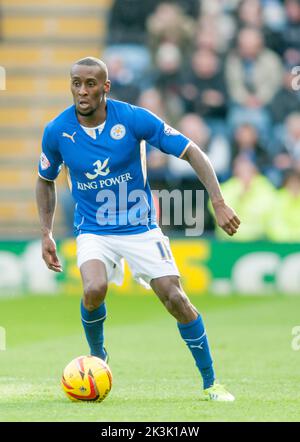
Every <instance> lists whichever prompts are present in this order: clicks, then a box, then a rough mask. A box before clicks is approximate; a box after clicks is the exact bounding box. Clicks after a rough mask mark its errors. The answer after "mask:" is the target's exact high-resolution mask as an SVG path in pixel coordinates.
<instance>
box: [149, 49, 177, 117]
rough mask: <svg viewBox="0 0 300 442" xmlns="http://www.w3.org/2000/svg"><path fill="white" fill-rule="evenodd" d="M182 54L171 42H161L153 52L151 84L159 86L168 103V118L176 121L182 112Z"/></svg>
mask: <svg viewBox="0 0 300 442" xmlns="http://www.w3.org/2000/svg"><path fill="white" fill-rule="evenodd" d="M181 65H182V55H181V52H180V50H179V48H178V47H177V46H176V45H174V44H173V43H162V44H161V45H160V46H159V48H158V50H157V52H156V54H155V72H154V73H153V76H152V81H153V84H154V85H155V86H156V87H157V88H159V90H160V92H161V93H162V96H163V100H164V102H166V103H168V109H169V110H170V118H171V119H172V122H173V121H175V122H176V121H177V120H178V118H180V117H181V115H182V113H183V105H182V101H181V99H180V93H179V92H180V84H181Z"/></svg>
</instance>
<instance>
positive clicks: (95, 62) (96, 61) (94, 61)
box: [72, 57, 108, 79]
mask: <svg viewBox="0 0 300 442" xmlns="http://www.w3.org/2000/svg"><path fill="white" fill-rule="evenodd" d="M77 64H79V65H81V66H99V68H100V69H101V71H102V72H104V74H105V79H107V78H108V70H107V66H106V64H105V63H104V61H102V60H100V58H96V57H84V58H80V60H77V61H75V63H74V64H73V66H75V65H77ZM73 66H72V67H73Z"/></svg>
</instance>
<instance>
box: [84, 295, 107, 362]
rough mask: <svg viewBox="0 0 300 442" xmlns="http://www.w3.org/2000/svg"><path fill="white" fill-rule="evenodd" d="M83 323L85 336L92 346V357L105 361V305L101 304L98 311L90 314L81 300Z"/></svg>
mask: <svg viewBox="0 0 300 442" xmlns="http://www.w3.org/2000/svg"><path fill="white" fill-rule="evenodd" d="M80 309H81V322H82V325H83V328H84V331H85V336H86V339H87V341H88V344H89V346H90V350H91V355H92V356H97V357H98V358H101V359H104V358H105V356H106V352H105V350H104V348H103V342H104V334H103V323H104V321H105V318H106V307H105V303H104V302H103V304H101V305H100V306H99V307H98V308H97V309H96V310H93V311H92V312H89V311H88V310H87V309H86V308H85V307H84V305H83V302H82V300H81V305H80Z"/></svg>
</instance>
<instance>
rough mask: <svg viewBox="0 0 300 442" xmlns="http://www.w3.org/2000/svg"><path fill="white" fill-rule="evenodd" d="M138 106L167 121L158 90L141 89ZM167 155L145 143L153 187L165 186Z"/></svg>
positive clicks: (164, 106) (163, 103)
mask: <svg viewBox="0 0 300 442" xmlns="http://www.w3.org/2000/svg"><path fill="white" fill-rule="evenodd" d="M137 104H138V105H139V106H141V107H144V108H146V109H148V110H149V111H151V112H153V113H154V114H156V115H157V116H158V117H160V118H161V119H162V120H164V121H166V122H169V121H170V120H169V118H168V114H167V109H166V103H165V101H164V100H163V98H162V95H161V93H160V91H159V90H158V89H156V88H151V89H147V90H145V91H143V92H142V93H141V95H140V97H139V100H138V103H137ZM169 158H170V156H169V155H166V154H164V153H163V152H161V151H160V150H158V149H156V148H155V147H153V146H150V145H147V170H148V177H149V180H150V183H151V186H152V187H153V188H154V189H161V188H165V187H166V186H167V181H168V179H169V168H168V164H169V163H168V162H169Z"/></svg>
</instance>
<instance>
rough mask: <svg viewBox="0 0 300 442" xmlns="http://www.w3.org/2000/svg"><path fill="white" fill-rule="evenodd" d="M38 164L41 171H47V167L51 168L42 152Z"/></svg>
mask: <svg viewBox="0 0 300 442" xmlns="http://www.w3.org/2000/svg"><path fill="white" fill-rule="evenodd" d="M40 163H41V169H42V170H46V169H49V167H50V166H51V163H50V161H49V160H48V158H47V157H46V155H45V154H44V152H42V153H41V156H40Z"/></svg>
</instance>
